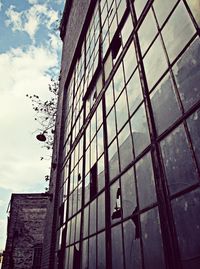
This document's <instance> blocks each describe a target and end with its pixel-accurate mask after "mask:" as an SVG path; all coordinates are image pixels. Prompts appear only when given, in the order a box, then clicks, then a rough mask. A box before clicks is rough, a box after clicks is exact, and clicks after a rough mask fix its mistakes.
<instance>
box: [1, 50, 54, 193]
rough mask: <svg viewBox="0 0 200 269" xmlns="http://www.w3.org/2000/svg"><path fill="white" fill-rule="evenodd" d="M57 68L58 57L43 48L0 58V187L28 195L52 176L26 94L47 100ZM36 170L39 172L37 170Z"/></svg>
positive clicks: (10, 53) (13, 53)
mask: <svg viewBox="0 0 200 269" xmlns="http://www.w3.org/2000/svg"><path fill="white" fill-rule="evenodd" d="M56 65H57V56H56V54H55V53H52V52H51V51H49V50H47V49H45V48H44V47H40V48H36V47H33V46H31V47H29V48H28V49H26V51H23V50H22V49H12V50H10V51H9V52H7V53H4V54H0V74H1V78H2V79H1V84H0V96H1V98H0V107H1V114H0V124H1V132H0V148H1V154H0V187H2V188H7V189H12V191H27V190H30V189H31V188H34V186H36V185H38V184H41V182H42V181H44V180H43V178H44V176H45V175H46V174H48V173H49V170H48V166H49V165H50V164H49V163H48V164H47V163H46V162H45V161H44V162H43V161H40V156H42V155H43V154H44V150H43V149H41V144H40V143H39V142H37V141H36V140H35V138H34V135H33V134H32V132H33V131H34V130H35V129H37V127H38V126H37V125H36V123H35V121H34V113H33V111H32V107H31V102H30V100H29V99H28V98H26V94H27V93H28V94H38V95H39V96H41V97H43V98H47V97H48V95H49V93H48V84H49V82H50V75H47V71H48V70H49V68H53V67H54V66H56ZM36 167H37V169H36Z"/></svg>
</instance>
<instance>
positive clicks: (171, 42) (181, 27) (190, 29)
mask: <svg viewBox="0 0 200 269" xmlns="http://www.w3.org/2000/svg"><path fill="white" fill-rule="evenodd" d="M194 33H195V28H194V25H193V24H192V21H191V19H190V17H189V14H188V12H187V10H186V8H185V5H184V3H183V2H182V1H181V2H180V3H179V5H178V6H177V8H176V9H175V11H174V12H173V14H172V15H171V17H170V19H169V21H168V22H167V24H166V25H165V27H164V28H163V31H162V35H163V39H164V42H165V45H166V49H167V52H168V55H169V58H170V60H171V61H173V60H174V58H175V57H176V56H177V55H178V54H179V53H180V52H181V50H182V49H183V48H184V47H185V45H186V44H187V43H188V41H189V40H190V39H191V37H192V36H193V35H194Z"/></svg>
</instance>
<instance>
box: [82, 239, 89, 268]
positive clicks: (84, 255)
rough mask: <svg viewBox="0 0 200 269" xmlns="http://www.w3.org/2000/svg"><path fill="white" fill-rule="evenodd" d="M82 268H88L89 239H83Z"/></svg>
mask: <svg viewBox="0 0 200 269" xmlns="http://www.w3.org/2000/svg"><path fill="white" fill-rule="evenodd" d="M81 257H82V261H81V268H82V269H86V268H88V240H84V241H83V248H82V255H81Z"/></svg>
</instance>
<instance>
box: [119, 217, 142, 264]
mask: <svg viewBox="0 0 200 269" xmlns="http://www.w3.org/2000/svg"><path fill="white" fill-rule="evenodd" d="M123 228H124V248H125V259H126V269H133V268H136V269H142V258H141V249H140V241H139V239H138V238H135V236H136V235H135V225H134V223H133V221H132V220H128V221H126V222H125V223H124V224H123Z"/></svg>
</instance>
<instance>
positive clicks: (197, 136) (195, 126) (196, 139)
mask: <svg viewBox="0 0 200 269" xmlns="http://www.w3.org/2000/svg"><path fill="white" fill-rule="evenodd" d="M187 123H188V127H189V130H190V134H191V138H192V143H193V148H194V151H195V154H196V157H197V161H198V164H199V167H200V110H197V111H196V112H195V113H194V114H192V116H190V117H189V118H188V120H187Z"/></svg>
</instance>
